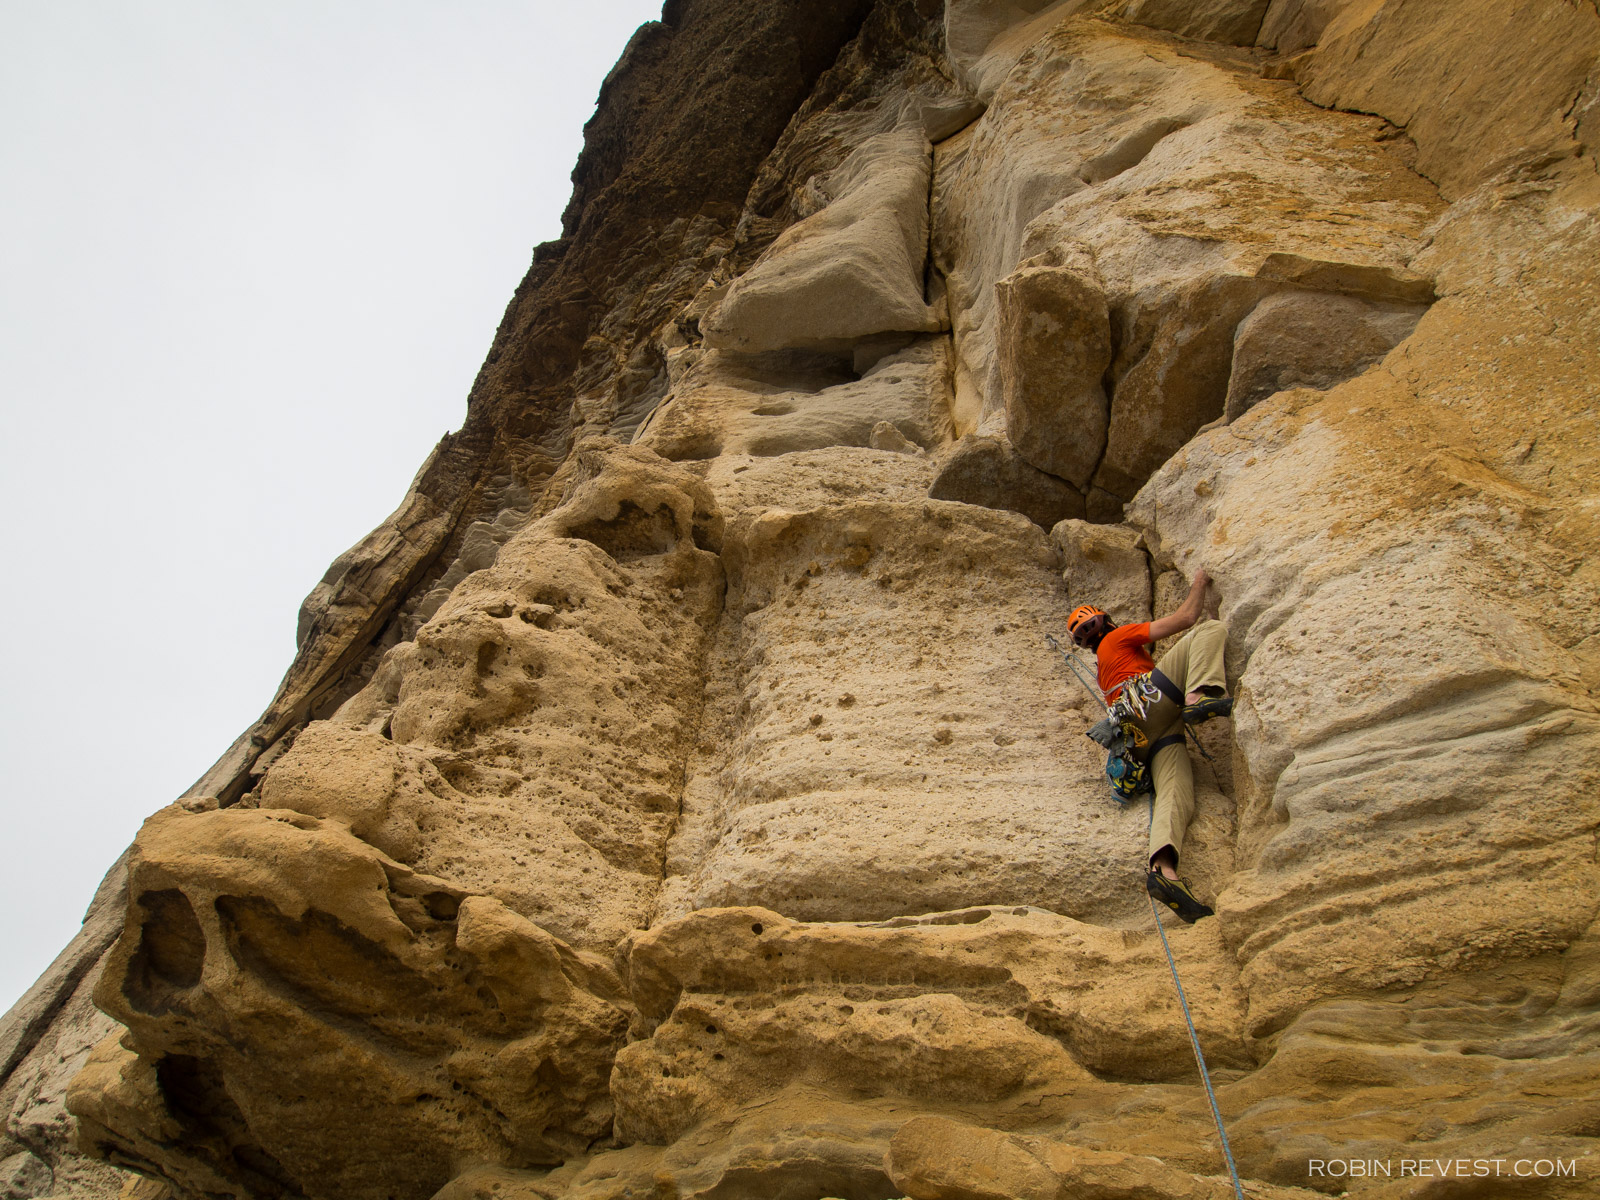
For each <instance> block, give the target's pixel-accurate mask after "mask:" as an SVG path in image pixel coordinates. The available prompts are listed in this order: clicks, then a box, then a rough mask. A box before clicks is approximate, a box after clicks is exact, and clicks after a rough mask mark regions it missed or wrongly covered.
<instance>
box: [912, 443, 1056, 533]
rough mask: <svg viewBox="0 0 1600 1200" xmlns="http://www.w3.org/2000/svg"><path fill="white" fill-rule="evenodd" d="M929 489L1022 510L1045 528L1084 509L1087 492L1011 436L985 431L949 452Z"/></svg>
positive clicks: (940, 495)
mask: <svg viewBox="0 0 1600 1200" xmlns="http://www.w3.org/2000/svg"><path fill="white" fill-rule="evenodd" d="M928 495H929V497H930V498H931V499H934V500H955V501H958V502H959V503H962V504H977V505H982V506H983V507H984V508H998V509H1007V510H1010V511H1011V512H1017V513H1021V514H1022V515H1023V516H1025V517H1027V518H1028V520H1030V521H1032V522H1033V523H1034V524H1035V525H1038V526H1040V527H1041V528H1044V529H1049V528H1051V527H1052V526H1054V525H1055V524H1056V523H1057V522H1058V521H1064V520H1068V519H1070V518H1074V517H1080V516H1082V515H1083V513H1084V499H1083V493H1082V492H1080V491H1078V490H1077V489H1076V488H1074V487H1073V486H1072V485H1071V484H1069V483H1067V481H1066V480H1064V479H1058V478H1057V477H1055V476H1054V475H1050V474H1048V473H1046V472H1044V471H1041V470H1039V468H1038V467H1036V466H1034V465H1033V464H1032V463H1030V462H1027V461H1025V460H1024V459H1023V457H1022V456H1021V455H1020V454H1018V453H1017V451H1016V449H1015V448H1014V447H1013V446H1012V445H1011V442H1010V441H1009V440H1008V439H1006V438H1003V437H985V436H983V435H981V434H969V435H968V436H966V437H964V438H962V439H961V440H960V441H958V442H957V443H956V444H955V445H954V446H952V447H950V449H949V450H947V451H946V452H945V454H944V455H943V457H942V458H941V460H940V463H939V472H938V474H937V475H935V476H934V479H933V482H932V483H931V484H930V485H929V487H928Z"/></svg>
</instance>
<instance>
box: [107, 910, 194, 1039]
mask: <svg viewBox="0 0 1600 1200" xmlns="http://www.w3.org/2000/svg"><path fill="white" fill-rule="evenodd" d="M139 907H140V908H141V909H142V910H144V917H143V921H142V923H141V924H140V926H139V948H138V949H137V950H135V951H134V954H133V958H132V960H131V961H130V962H129V964H128V974H127V978H126V979H125V980H124V982H123V985H122V990H123V994H124V995H125V996H126V997H127V998H128V1001H129V1002H130V1003H131V1004H132V1005H133V1006H134V1007H135V1008H136V1009H138V1010H139V1011H140V1012H145V1013H152V1014H156V1013H163V1012H166V1011H167V1010H168V1009H169V1008H170V1007H171V1004H172V1001H173V999H174V998H175V997H176V995H177V994H178V993H179V992H185V991H188V990H189V989H190V988H192V987H194V986H195V985H196V984H198V983H199V982H200V974H201V971H202V970H203V968H204V966H205V956H206V938H205V933H204V932H203V931H202V930H201V928H200V922H199V920H197V919H196V917H195V915H194V907H193V906H192V905H191V904H190V903H189V898H188V897H187V896H185V895H184V894H183V893H182V892H180V891H178V890H176V889H169V890H164V891H158V892H146V893H144V894H143V895H142V896H140V897H139Z"/></svg>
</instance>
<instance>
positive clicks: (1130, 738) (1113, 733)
mask: <svg viewBox="0 0 1600 1200" xmlns="http://www.w3.org/2000/svg"><path fill="white" fill-rule="evenodd" d="M1044 638H1045V641H1047V642H1049V643H1050V645H1051V646H1053V647H1054V648H1055V651H1056V653H1057V654H1059V655H1061V657H1062V658H1064V659H1066V660H1067V667H1068V669H1069V670H1071V672H1072V674H1073V676H1074V677H1075V678H1076V679H1077V680H1078V682H1079V683H1081V684H1083V688H1084V690H1085V691H1086V692H1088V693H1089V695H1091V696H1093V697H1094V698H1095V702H1096V703H1097V704H1099V705H1100V707H1101V708H1102V709H1104V710H1105V714H1106V715H1105V716H1104V717H1103V718H1102V719H1101V720H1099V721H1096V722H1095V723H1094V724H1093V725H1092V726H1090V728H1089V731H1088V734H1087V736H1088V737H1089V739H1090V740H1091V741H1094V742H1096V743H1098V744H1099V745H1101V746H1104V747H1105V750H1106V782H1107V783H1109V784H1110V785H1111V796H1112V798H1113V799H1114V800H1116V802H1117V803H1118V804H1128V803H1131V802H1132V801H1134V800H1136V799H1138V798H1139V797H1140V796H1141V795H1143V794H1144V793H1145V792H1148V791H1151V790H1152V784H1151V780H1150V767H1149V764H1148V763H1147V762H1146V759H1145V757H1144V756H1141V755H1140V754H1139V753H1138V752H1139V751H1141V750H1143V749H1144V748H1145V747H1146V745H1147V744H1148V742H1149V739H1148V738H1146V737H1145V735H1144V730H1142V729H1140V728H1139V727H1138V725H1136V724H1134V722H1133V719H1132V717H1133V713H1132V710H1129V709H1124V708H1123V707H1122V699H1121V698H1119V699H1118V700H1117V703H1116V704H1114V705H1111V704H1107V703H1106V702H1105V697H1103V696H1102V695H1101V694H1100V690H1099V688H1098V687H1096V686H1095V685H1094V684H1091V683H1090V682H1089V680H1088V678H1087V677H1086V675H1085V674H1084V673H1083V669H1082V663H1081V661H1080V660H1079V659H1078V657H1077V655H1075V654H1071V653H1069V652H1068V651H1067V650H1066V649H1065V648H1063V647H1062V645H1061V643H1060V642H1058V641H1056V639H1055V635H1054V634H1049V633H1047V634H1045V635H1044ZM1127 690H1128V689H1124V693H1126V691H1127ZM1157 698H1159V693H1157ZM1143 714H1144V710H1143V709H1142V708H1141V709H1140V710H1139V715H1140V716H1143ZM1162 740H1163V741H1165V740H1166V739H1162Z"/></svg>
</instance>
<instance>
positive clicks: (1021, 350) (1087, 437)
mask: <svg viewBox="0 0 1600 1200" xmlns="http://www.w3.org/2000/svg"><path fill="white" fill-rule="evenodd" d="M995 293H996V302H997V304H998V308H999V333H998V340H999V358H1000V386H1001V391H1002V395H1003V399H1004V403H1005V411H1006V432H1007V433H1008V434H1009V435H1010V438H1011V444H1012V445H1013V446H1015V447H1016V450H1017V453H1018V454H1020V455H1021V456H1022V457H1023V458H1024V459H1026V460H1027V461H1028V462H1029V463H1031V464H1032V465H1033V466H1035V467H1038V468H1039V469H1040V470H1041V471H1045V472H1047V473H1049V474H1051V475H1055V476H1058V477H1060V478H1062V479H1065V480H1067V481H1068V482H1070V483H1071V484H1073V485H1074V486H1075V487H1077V488H1078V489H1080V490H1082V489H1083V488H1086V487H1087V486H1088V485H1089V480H1090V479H1091V478H1092V477H1093V475H1094V469H1095V467H1096V466H1097V465H1098V464H1099V462H1100V456H1101V454H1102V453H1103V452H1104V451H1105V444H1106V423H1107V413H1108V410H1109V405H1108V404H1107V402H1106V392H1105V387H1104V378H1105V373H1106V368H1107V367H1108V366H1109V365H1110V363H1111V318H1110V315H1109V313H1108V311H1107V308H1106V296H1105V290H1104V289H1103V288H1102V287H1101V285H1100V283H1099V281H1098V280H1096V279H1093V278H1091V277H1089V275H1088V274H1086V273H1085V272H1082V271H1075V270H1071V269H1068V268H1065V267H1047V266H1035V267H1024V268H1023V269H1022V270H1019V271H1016V272H1014V273H1013V274H1011V275H1009V276H1007V277H1006V278H1005V279H1002V280H1001V281H1000V282H999V283H998V284H996V285H995Z"/></svg>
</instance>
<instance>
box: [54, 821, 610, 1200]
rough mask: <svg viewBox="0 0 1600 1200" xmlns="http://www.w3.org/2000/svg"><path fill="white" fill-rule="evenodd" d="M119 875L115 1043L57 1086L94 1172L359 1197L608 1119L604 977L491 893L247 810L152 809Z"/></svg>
mask: <svg viewBox="0 0 1600 1200" xmlns="http://www.w3.org/2000/svg"><path fill="white" fill-rule="evenodd" d="M129 886H130V888H131V889H132V894H133V896H134V902H133V903H132V904H131V905H130V909H129V924H128V927H127V929H126V930H125V932H124V934H123V936H122V938H121V939H120V940H119V941H118V943H117V948H116V950H115V951H114V952H113V954H112V957H111V959H110V961H109V963H108V968H107V973H106V975H105V976H104V978H103V980H102V983H101V986H100V987H98V988H97V990H96V994H95V1000H96V1003H97V1004H99V1005H100V1006H101V1007H102V1008H104V1009H106V1010H107V1011H108V1012H110V1013H112V1014H113V1015H115V1016H117V1017H118V1018H119V1019H120V1020H121V1021H122V1023H123V1024H124V1025H126V1026H127V1027H128V1033H127V1035H126V1038H125V1039H124V1040H125V1042H126V1046H127V1047H128V1048H124V1047H123V1046H119V1045H118V1044H117V1042H116V1041H115V1040H114V1039H113V1040H109V1041H108V1042H107V1043H105V1044H104V1045H103V1046H102V1049H101V1051H99V1052H97V1054H96V1064H95V1065H94V1067H93V1069H92V1070H86V1071H85V1072H84V1074H83V1075H80V1076H79V1078H78V1080H77V1082H76V1084H75V1085H74V1092H73V1094H72V1096H70V1097H69V1105H70V1107H71V1108H72V1109H73V1111H74V1112H75V1113H76V1114H77V1115H78V1116H79V1117H80V1119H81V1120H82V1122H83V1135H82V1136H83V1138H84V1140H85V1143H86V1145H88V1146H90V1147H93V1148H95V1149H96V1150H98V1151H99V1152H100V1153H101V1154H103V1155H106V1156H107V1157H109V1158H111V1159H112V1161H116V1162H119V1163H122V1164H125V1165H129V1166H135V1167H138V1168H140V1169H144V1170H149V1169H154V1168H156V1166H157V1164H159V1167H160V1169H161V1171H162V1173H163V1174H165V1175H166V1176H167V1177H168V1178H169V1179H171V1180H172V1181H173V1182H175V1183H177V1184H178V1185H179V1186H180V1187H181V1188H184V1189H186V1190H190V1191H198V1192H213V1191H232V1190H235V1189H239V1188H244V1189H246V1190H249V1191H252V1192H255V1191H260V1190H261V1189H262V1188H263V1187H264V1186H265V1184H266V1181H268V1180H271V1181H276V1182H277V1183H278V1184H279V1185H280V1186H282V1187H285V1188H293V1189H295V1190H296V1191H300V1192H306V1191H310V1192H314V1193H317V1194H330V1193H331V1194H337V1195H345V1196H353V1197H358V1196H374V1197H376V1196H385V1195H389V1194H393V1193H394V1191H395V1189H396V1188H402V1189H405V1190H412V1189H415V1188H416V1187H417V1185H418V1183H419V1182H424V1181H427V1180H429V1179H431V1180H433V1184H432V1187H437V1186H440V1185H442V1184H443V1183H444V1182H445V1181H446V1180H447V1179H449V1178H450V1176H451V1174H452V1173H453V1171H452V1170H451V1167H450V1164H451V1163H452V1162H453V1161H454V1157H455V1156H456V1155H457V1154H460V1153H462V1152H466V1153H469V1154H474V1155H477V1156H480V1157H490V1158H493V1157H494V1156H503V1155H507V1154H515V1155H518V1156H521V1157H524V1158H525V1159H529V1160H532V1161H540V1160H541V1159H542V1160H543V1161H547V1162H550V1161H559V1160H560V1159H561V1158H563V1157H566V1156H567V1155H569V1154H571V1153H573V1152H574V1151H575V1150H577V1149H580V1148H581V1147H583V1146H585V1145H587V1144H588V1143H589V1142H591V1141H592V1140H593V1139H595V1138H596V1137H598V1136H601V1135H603V1134H604V1132H605V1131H606V1129H607V1128H609V1125H610V1122H611V1107H610V1103H609V1101H608V1100H607V1099H606V1097H605V1086H604V1080H605V1076H606V1073H607V1072H608V1071H609V1069H610V1063H611V1057H612V1054H613V1053H614V1046H615V1042H616V1039H617V1038H618V1037H619V1036H620V1034H621V1032H622V1027H623V1023H624V1020H625V1018H624V1016H623V1014H622V1012H621V1010H619V1009H618V1007H617V1006H616V1004H615V1003H614V1000H615V996H614V991H613V988H614V984H613V982H612V981H611V979H610V978H609V973H608V971H607V970H606V968H605V967H603V966H602V965H600V964H598V963H595V962H591V961H588V960H584V959H582V958H581V957H579V956H578V955H577V954H575V953H574V952H573V951H572V950H571V949H569V948H568V947H567V946H566V945H565V944H564V943H562V942H560V941H558V940H557V939H556V938H554V937H552V936H551V935H550V934H548V933H546V932H545V931H544V930H542V929H540V928H539V927H538V926H536V925H534V924H532V923H531V922H529V921H527V920H526V919H524V918H522V917H520V916H517V915H516V914H514V913H512V912H510V911H509V910H507V909H506V908H505V907H504V906H503V905H501V904H500V903H499V902H498V901H496V900H492V899H489V898H487V897H482V896H463V895H462V894H461V892H460V890H459V889H456V888H453V887H452V886H451V885H450V884H448V883H446V882H445V881H443V880H438V879H431V878H429V877H427V876H421V875H417V874H415V873H413V872H411V871H409V870H407V869H406V868H404V867H402V866H401V865H400V864H399V863H397V862H394V861H393V860H391V859H388V858H386V857H385V856H384V855H382V854H380V853H379V852H378V851H376V850H373V849H371V848H370V847H368V846H367V845H365V844H364V843H362V842H360V841H358V840H357V839H356V838H355V837H353V836H352V835H351V834H350V833H349V832H348V831H347V830H346V829H344V828H342V827H341V826H340V825H338V824H335V823H333V822H324V821H319V820H316V819H314V818H311V817H308V816H304V815H301V814H297V813H288V812H281V813H268V812H254V811H249V810H235V811H228V812H213V813H201V814H187V813H183V812H181V811H179V810H166V811H164V812H163V813H159V814H157V815H156V816H155V817H153V818H151V820H150V821H149V822H147V823H146V826H145V828H144V830H143V831H142V832H141V834H140V839H139V841H138V843H137V844H136V855H135V860H134V862H133V864H132V867H131V869H130V879H129ZM307 943H308V944H307ZM306 949H309V951H310V953H309V956H308V955H306V954H303V953H302V951H303V950H306ZM463 971H465V972H466V973H468V975H469V977H470V978H472V979H473V980H474V985H473V986H472V987H470V988H465V987H461V986H459V985H458V984H456V983H455V979H456V978H457V976H458V973H460V972H463ZM607 996H611V997H612V998H611V999H608V998H607ZM330 1018H331V1019H330ZM130 1051H131V1052H130ZM335 1098H337V1099H335ZM347 1110H348V1111H354V1112H358V1113H363V1114H366V1118H365V1133H364V1134H363V1138H364V1141H365V1144H366V1145H367V1146H368V1147H369V1152H368V1153H366V1154H362V1155H351V1154H350V1153H349V1144H348V1131H347V1130H346V1129H345V1128H344V1126H343V1123H342V1120H341V1119H339V1118H338V1117H337V1116H336V1115H335V1113H336V1112H341V1111H347ZM174 1141H177V1142H181V1143H182V1144H183V1145H184V1146H185V1150H186V1154H185V1158H184V1160H182V1161H180V1162H174V1161H172V1160H171V1158H170V1155H169V1154H168V1153H167V1152H166V1151H165V1150H164V1147H165V1146H166V1145H168V1144H171V1143H172V1142H174ZM429 1190H431V1188H430V1189H429Z"/></svg>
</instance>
